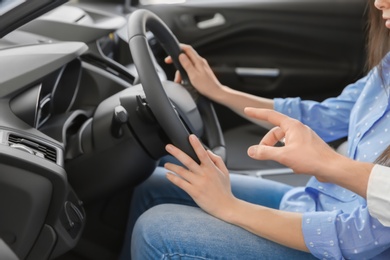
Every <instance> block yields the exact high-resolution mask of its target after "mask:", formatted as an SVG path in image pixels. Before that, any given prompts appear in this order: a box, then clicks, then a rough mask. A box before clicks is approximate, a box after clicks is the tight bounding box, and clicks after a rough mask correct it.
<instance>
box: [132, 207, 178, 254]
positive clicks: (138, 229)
mask: <svg viewBox="0 0 390 260" xmlns="http://www.w3.org/2000/svg"><path fill="white" fill-rule="evenodd" d="M169 213H172V211H171V209H170V207H169V205H167V204H162V205H158V206H155V207H153V208H151V209H149V210H147V211H146V212H145V213H143V214H142V215H141V216H140V217H139V218H138V220H137V222H136V224H135V226H134V230H133V234H132V238H131V255H132V259H160V258H161V257H162V256H163V255H164V254H165V253H166V252H167V250H168V248H167V247H169V246H167V242H168V241H169V240H170V239H171V238H170V237H169V232H168V231H169V229H171V228H172V226H171V225H170V224H167V221H166V220H167V219H166V217H167V214H169ZM168 244H169V242H168Z"/></svg>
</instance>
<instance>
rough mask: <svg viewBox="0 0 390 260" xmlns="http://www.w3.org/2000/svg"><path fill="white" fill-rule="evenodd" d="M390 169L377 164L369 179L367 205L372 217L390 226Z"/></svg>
mask: <svg viewBox="0 0 390 260" xmlns="http://www.w3.org/2000/svg"><path fill="white" fill-rule="evenodd" d="M389 191H390V168H389V167H386V166H382V165H378V164H376V165H375V166H374V167H373V168H372V170H371V174H370V178H369V179H368V187H367V205H368V211H369V212H370V214H371V216H373V217H374V218H377V219H378V220H379V222H380V223H381V224H382V225H384V226H387V227H389V226H390V193H389Z"/></svg>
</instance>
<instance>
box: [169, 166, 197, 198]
mask: <svg viewBox="0 0 390 260" xmlns="http://www.w3.org/2000/svg"><path fill="white" fill-rule="evenodd" d="M166 177H167V179H168V180H169V181H170V182H172V183H173V184H174V185H176V186H177V187H179V188H180V189H182V190H184V191H185V192H187V193H188V194H189V195H190V196H191V194H192V185H191V183H189V182H187V181H186V180H183V179H182V178H180V177H179V176H177V175H175V174H173V173H171V172H168V173H167V174H166Z"/></svg>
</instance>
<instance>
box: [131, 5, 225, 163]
mask: <svg viewBox="0 0 390 260" xmlns="http://www.w3.org/2000/svg"><path fill="white" fill-rule="evenodd" d="M147 30H149V31H150V32H151V33H153V35H154V36H155V38H156V39H157V41H158V42H159V43H160V44H161V46H162V48H163V49H164V50H165V51H166V53H167V54H168V55H170V56H171V57H172V60H173V64H174V65H175V67H176V69H178V70H179V71H180V73H181V76H182V80H183V81H182V85H180V84H176V83H174V82H161V80H160V78H159V76H158V73H157V71H156V69H155V66H154V62H153V56H152V55H153V54H152V52H151V50H150V47H149V43H148V40H147V37H146V31H147ZM128 33H129V47H130V52H131V55H132V57H133V61H134V64H135V67H136V69H137V72H138V75H139V78H140V81H141V84H142V87H143V90H144V92H145V97H146V101H147V103H148V106H149V107H150V109H151V111H152V113H153V114H154V116H155V118H156V120H157V122H158V123H159V125H160V126H161V128H162V129H163V130H164V132H165V134H166V135H167V136H168V138H169V139H170V141H171V142H172V143H173V144H174V145H175V146H177V147H178V148H180V149H181V150H182V151H184V152H185V153H186V154H188V155H189V156H191V158H193V159H194V160H195V161H197V162H199V159H198V158H197V156H196V154H195V152H194V150H193V148H192V147H191V145H190V143H189V140H188V137H189V135H190V134H191V133H194V134H196V135H197V136H198V137H200V138H202V140H203V139H205V140H206V142H207V146H208V147H209V149H211V150H212V151H213V152H214V153H216V154H218V155H219V156H221V157H222V159H224V160H225V159H226V151H225V142H224V138H223V134H222V130H221V127H220V125H219V121H218V118H217V116H216V113H215V111H214V108H213V106H212V103H211V102H210V101H209V100H208V99H206V98H205V97H203V96H198V97H195V96H194V95H192V96H191V95H190V94H188V93H189V92H188V91H187V90H186V89H193V88H192V86H191V83H190V81H189V78H188V75H187V73H186V71H185V70H184V69H183V67H182V66H181V65H180V62H179V60H178V57H179V54H180V53H181V49H180V46H179V42H178V41H177V39H176V37H175V36H174V35H173V34H172V32H171V30H170V29H169V28H168V27H167V26H166V25H165V24H164V22H163V21H162V20H161V19H160V18H159V17H158V16H156V15H155V14H154V13H152V12H150V11H148V10H143V9H139V10H136V11H134V12H133V13H132V14H131V15H130V17H129V21H128ZM183 90H185V92H186V93H187V94H184V92H183ZM167 92H169V93H168V95H167ZM191 92H193V91H191ZM175 93H176V95H180V96H179V97H178V98H176V99H173V98H171V95H175ZM180 93H181V94H180ZM168 96H169V97H168ZM188 96H189V97H190V98H188ZM195 99H196V101H195Z"/></svg>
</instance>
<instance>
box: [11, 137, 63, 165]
mask: <svg viewBox="0 0 390 260" xmlns="http://www.w3.org/2000/svg"><path fill="white" fill-rule="evenodd" d="M8 143H9V144H10V145H12V144H21V145H24V146H26V147H28V148H30V149H32V150H33V151H34V154H35V155H37V156H38V155H43V156H44V158H46V159H48V160H50V161H52V162H55V163H56V162H57V151H56V150H55V149H54V148H53V147H50V146H47V145H43V144H40V143H37V142H36V141H32V140H30V139H26V138H24V137H20V136H16V135H13V134H10V135H9V137H8Z"/></svg>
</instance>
